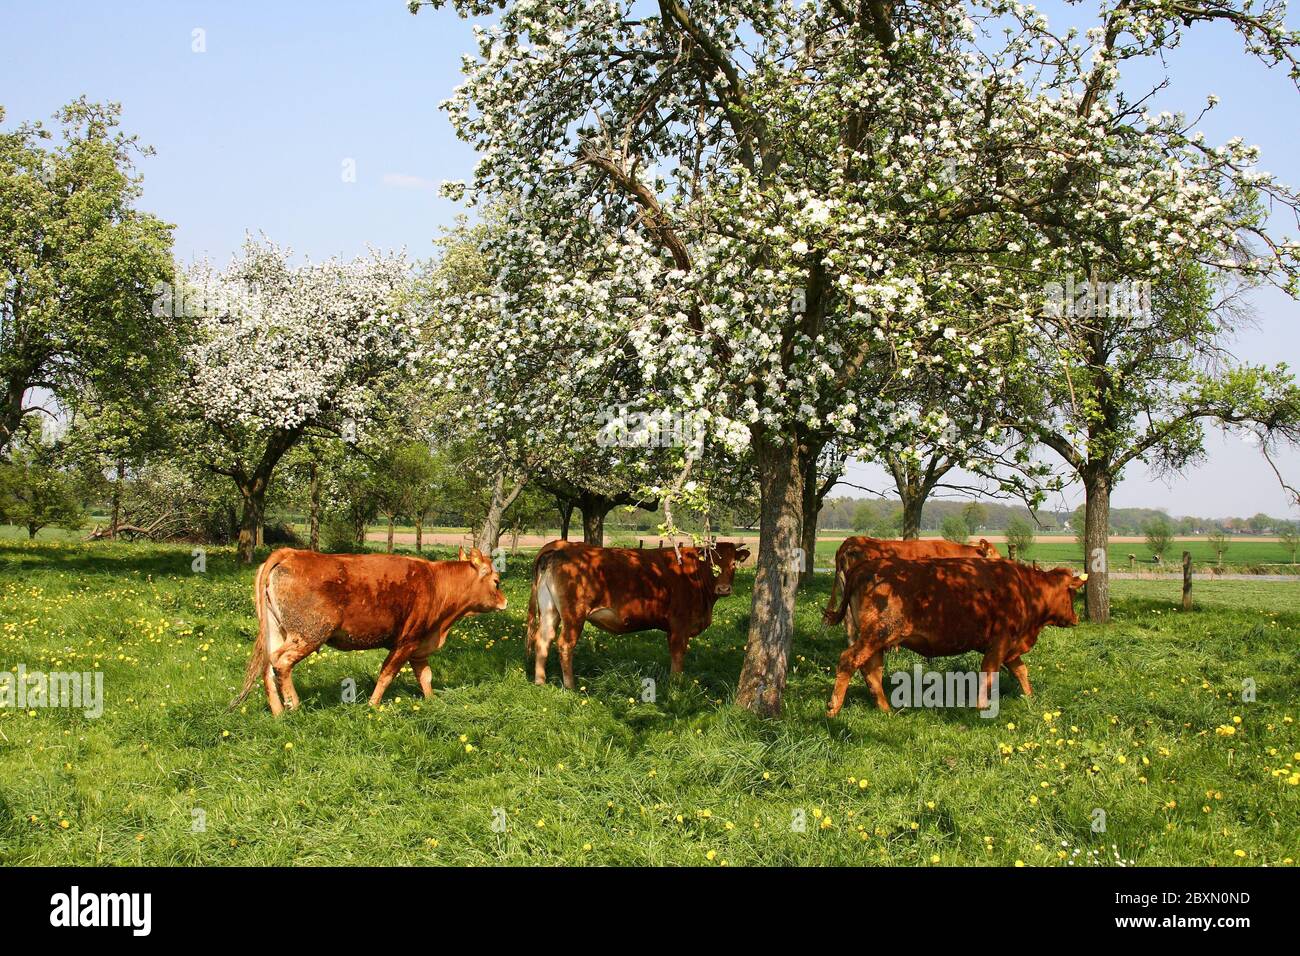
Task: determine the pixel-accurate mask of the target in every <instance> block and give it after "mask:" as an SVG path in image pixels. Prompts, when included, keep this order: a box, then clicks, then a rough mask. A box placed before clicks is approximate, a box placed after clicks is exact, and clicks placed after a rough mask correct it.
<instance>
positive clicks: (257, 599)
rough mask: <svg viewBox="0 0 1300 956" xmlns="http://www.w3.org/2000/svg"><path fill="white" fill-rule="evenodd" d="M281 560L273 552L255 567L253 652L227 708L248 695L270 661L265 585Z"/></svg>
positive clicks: (279, 556) (232, 706)
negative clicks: (255, 621)
mask: <svg viewBox="0 0 1300 956" xmlns="http://www.w3.org/2000/svg"><path fill="white" fill-rule="evenodd" d="M281 560H283V556H282V555H279V554H273V555H271V556H270V557H269V558H267V559H266V560H265V561H263V562H262V565H261V567H259V568H258V569H257V575H256V576H255V577H254V578H253V607H254V609H255V610H256V611H257V640H255V641H254V642H253V653H252V654H250V655H249V658H248V666H247V667H246V668H245V669H244V686H243V687H241V688H240V689H239V694H238V695H237V696H236V697H235V699H234V700H232V701H231V702H230V706H229V707H227V708H226V709H227V710H234V709H235V708H236V707H238V706H239V705H240V704H242V703H243V702H244V700H245V699H246V698H247V697H248V695H249V693H250V692H251V691H252V689H253V687H254V685H256V684H257V682H258V681H259V680H261V679H262V675H264V674H265V673H266V668H267V666H268V665H269V664H270V663H271V661H270V658H269V657H268V655H267V652H266V630H267V621H266V615H267V614H268V613H270V609H269V608H268V606H267V598H266V586H267V583H268V581H269V580H270V577H271V571H272V569H273V568H275V566H276V565H278V564H279V563H280V561H281Z"/></svg>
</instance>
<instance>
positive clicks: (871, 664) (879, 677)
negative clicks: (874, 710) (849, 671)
mask: <svg viewBox="0 0 1300 956" xmlns="http://www.w3.org/2000/svg"><path fill="white" fill-rule="evenodd" d="M858 670H859V671H860V672H861V673H862V679H863V680H865V681H866V682H867V686H868V687H870V688H871V695H872V696H873V697H875V698H876V706H877V707H879V708H880V709H881V710H889V698H887V697H886V696H885V650H884V648H881V649H880V650H878V651H876V653H874V654H872V655H871V660H869V661H867V662H866V663H865V664H863V665H862V666H861V667H860V668H858Z"/></svg>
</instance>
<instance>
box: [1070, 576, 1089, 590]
mask: <svg viewBox="0 0 1300 956" xmlns="http://www.w3.org/2000/svg"><path fill="white" fill-rule="evenodd" d="M1087 581H1088V575H1086V574H1079V575H1073V576H1071V578H1070V583H1069V584H1068V585H1067V587H1068V588H1069V589H1070V590H1071V591H1077V590H1079V588H1081V587H1083V586H1084V584H1086V583H1087Z"/></svg>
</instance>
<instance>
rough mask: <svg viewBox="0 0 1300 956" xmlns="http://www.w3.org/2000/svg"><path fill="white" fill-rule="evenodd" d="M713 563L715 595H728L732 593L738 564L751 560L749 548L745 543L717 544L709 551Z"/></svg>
mask: <svg viewBox="0 0 1300 956" xmlns="http://www.w3.org/2000/svg"><path fill="white" fill-rule="evenodd" d="M709 556H710V558H711V559H712V563H713V574H714V578H713V596H714V597H726V596H727V595H728V594H730V593H731V585H732V581H733V580H734V579H735V577H736V565H738V564H743V563H745V562H746V561H748V560H749V549H748V548H746V547H744V546H743V545H736V544H715V545H714V546H713V547H712V548H711V549H710V551H709Z"/></svg>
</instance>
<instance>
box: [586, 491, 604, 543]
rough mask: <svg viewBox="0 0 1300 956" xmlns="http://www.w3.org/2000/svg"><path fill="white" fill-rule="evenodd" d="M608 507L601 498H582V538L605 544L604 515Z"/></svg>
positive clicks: (588, 541) (590, 541) (589, 541)
mask: <svg viewBox="0 0 1300 956" xmlns="http://www.w3.org/2000/svg"><path fill="white" fill-rule="evenodd" d="M607 514H609V508H608V507H607V506H606V504H605V502H604V500H603V499H599V498H584V500H583V502H582V540H583V541H584V542H585V543H587V544H594V545H596V546H597V547H603V546H604V544H605V515H607Z"/></svg>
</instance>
